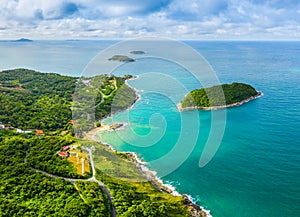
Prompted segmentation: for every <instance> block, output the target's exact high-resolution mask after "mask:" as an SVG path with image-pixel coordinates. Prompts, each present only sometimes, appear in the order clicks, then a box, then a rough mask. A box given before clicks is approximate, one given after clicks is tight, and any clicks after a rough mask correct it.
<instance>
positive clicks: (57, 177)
mask: <svg viewBox="0 0 300 217" xmlns="http://www.w3.org/2000/svg"><path fill="white" fill-rule="evenodd" d="M85 150H87V151H88V153H89V158H90V163H91V166H92V177H91V178H88V179H72V178H66V177H61V176H57V175H53V174H50V173H47V172H44V171H42V170H38V169H35V168H33V167H29V168H30V169H31V170H34V171H35V172H38V173H42V174H44V175H46V176H49V177H52V178H56V179H64V180H66V181H69V182H71V183H72V184H74V183H75V182H76V181H84V182H96V183H98V185H99V187H100V188H101V189H102V190H103V191H104V192H105V194H106V195H107V196H108V201H109V206H110V211H111V217H116V216H117V214H116V208H115V207H114V205H113V202H112V200H113V197H112V195H111V194H110V192H109V190H108V189H107V187H106V186H105V185H104V183H103V182H100V181H99V180H97V179H96V177H95V174H96V170H95V165H94V161H93V155H92V150H91V149H89V148H85ZM25 159H26V158H25ZM25 159H24V162H25V161H26V160H25Z"/></svg>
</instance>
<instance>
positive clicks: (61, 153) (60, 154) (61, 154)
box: [57, 151, 68, 157]
mask: <svg viewBox="0 0 300 217" xmlns="http://www.w3.org/2000/svg"><path fill="white" fill-rule="evenodd" d="M57 154H58V156H60V157H68V154H67V153H66V152H62V151H59V152H58V153H57Z"/></svg>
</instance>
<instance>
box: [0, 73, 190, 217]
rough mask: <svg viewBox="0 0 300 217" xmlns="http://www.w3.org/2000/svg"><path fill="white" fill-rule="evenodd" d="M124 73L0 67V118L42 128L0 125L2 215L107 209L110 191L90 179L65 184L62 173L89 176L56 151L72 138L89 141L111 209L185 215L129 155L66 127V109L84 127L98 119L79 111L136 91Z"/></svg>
mask: <svg viewBox="0 0 300 217" xmlns="http://www.w3.org/2000/svg"><path fill="white" fill-rule="evenodd" d="M128 78H131V76H129V75H126V76H124V77H122V78H120V77H116V76H113V75H100V76H96V77H93V78H82V79H80V80H79V79H78V78H71V77H68V76H60V75H57V74H47V73H39V72H35V71H32V70H26V69H15V70H8V71H3V72H0V121H1V122H2V123H3V124H4V125H10V126H13V127H15V128H21V129H24V130H26V129H41V130H44V131H46V133H45V135H43V136H41V135H40V136H38V135H35V134H34V133H28V134H25V133H16V131H15V130H2V129H1V130H0V171H1V174H0V186H1V187H0V195H1V197H0V216H1V217H2V216H5V217H6V216H7V217H14V216H16V217H17V216H41V217H42V216H58V217H59V216H70V217H71V216H72V217H73V216H79V217H81V216H82V217H87V216H91V217H92V216H100V217H101V216H103V217H108V216H110V206H109V202H110V201H109V197H108V195H106V193H105V192H103V190H102V188H101V187H100V186H99V185H98V183H97V182H92V181H91V179H89V180H87V179H85V180H84V181H79V180H77V181H76V182H75V184H72V183H71V182H70V181H72V182H73V181H74V180H69V179H63V178H62V177H68V178H80V179H84V178H88V177H90V176H91V174H85V176H81V175H79V174H78V173H77V171H76V168H75V167H74V166H73V165H72V164H71V163H70V162H69V161H68V160H67V159H66V158H62V157H59V156H58V155H57V152H58V151H61V150H62V147H63V146H69V145H74V144H78V143H80V145H84V146H95V147H96V150H95V152H94V154H93V155H94V162H95V165H96V178H97V179H98V180H99V181H103V183H104V184H105V185H106V186H107V187H108V189H109V190H110V192H111V194H112V196H113V204H114V206H115V207H116V211H117V214H118V216H121V217H129V216H130V217H131V216H136V217H137V216H138V217H142V216H148V217H151V216H153V217H154V216H155V217H156V216H158V217H159V216H164V217H168V216H174V217H176V216H178V217H184V216H189V211H188V209H189V208H187V206H186V205H184V202H183V201H184V199H183V198H182V197H177V196H172V195H170V194H166V193H163V192H162V191H160V190H158V189H156V188H155V187H153V185H152V184H151V183H150V182H149V181H148V180H147V179H145V178H144V176H143V175H142V174H141V173H140V171H139V170H138V168H137V167H136V165H135V164H134V163H133V162H131V161H130V160H128V159H129V158H130V157H128V155H126V154H124V153H119V152H113V151H111V150H109V149H108V148H107V147H105V146H103V145H101V144H98V143H96V142H92V141H86V140H77V139H76V138H75V137H73V136H74V134H72V133H68V132H72V129H71V127H73V124H72V123H70V122H69V121H70V120H71V119H72V117H73V116H72V112H73V115H75V120H76V122H75V125H74V128H75V130H76V128H77V130H78V128H81V129H83V128H85V130H89V129H91V128H93V127H94V124H98V125H99V124H100V123H99V122H98V123H97V122H96V121H95V122H94V123H92V125H88V124H86V125H85V123H84V120H86V119H87V118H86V117H88V116H92V114H95V116H96V118H97V119H99V118H101V117H105V116H107V115H109V114H111V113H114V112H117V111H120V110H123V109H125V108H127V107H128V106H130V105H131V104H132V103H133V102H134V101H135V99H136V95H135V92H134V90H133V89H131V88H129V87H128V86H127V85H125V83H124V81H125V79H128ZM75 86H76V91H75V93H74V89H75ZM93 112H94V113H93ZM66 130H68V132H67V131H66ZM62 131H63V132H64V133H62ZM65 132H67V133H65ZM40 171H42V172H44V173H41V172H40ZM90 171H91V170H90ZM47 173H48V175H49V174H51V177H49V176H47ZM66 180H69V181H66Z"/></svg>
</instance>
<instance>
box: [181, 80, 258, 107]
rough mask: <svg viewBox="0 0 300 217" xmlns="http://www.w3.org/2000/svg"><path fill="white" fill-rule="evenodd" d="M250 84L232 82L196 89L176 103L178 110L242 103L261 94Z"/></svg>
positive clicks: (231, 105)
mask: <svg viewBox="0 0 300 217" xmlns="http://www.w3.org/2000/svg"><path fill="white" fill-rule="evenodd" d="M261 95H262V92H259V91H256V90H255V89H254V88H253V87H252V86H251V85H249V84H244V83H232V84H222V85H216V86H212V87H208V88H201V89H196V90H193V91H191V92H190V93H188V94H187V95H186V96H185V97H184V99H183V100H182V101H181V102H180V103H179V104H178V109H179V111H182V110H189V109H202V110H215V109H223V108H228V107H234V106H239V105H242V104H244V103H246V102H249V101H250V100H253V99H256V98H257V97H259V96H261Z"/></svg>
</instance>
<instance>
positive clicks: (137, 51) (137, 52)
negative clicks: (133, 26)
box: [130, 50, 145, 54]
mask: <svg viewBox="0 0 300 217" xmlns="http://www.w3.org/2000/svg"><path fill="white" fill-rule="evenodd" d="M130 53H131V54H145V52H144V51H141V50H134V51H130Z"/></svg>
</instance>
